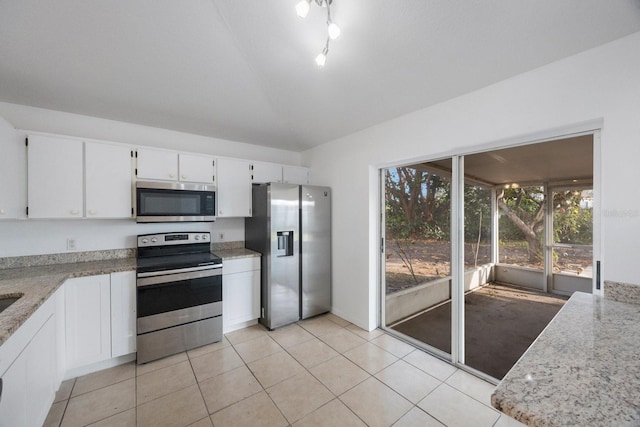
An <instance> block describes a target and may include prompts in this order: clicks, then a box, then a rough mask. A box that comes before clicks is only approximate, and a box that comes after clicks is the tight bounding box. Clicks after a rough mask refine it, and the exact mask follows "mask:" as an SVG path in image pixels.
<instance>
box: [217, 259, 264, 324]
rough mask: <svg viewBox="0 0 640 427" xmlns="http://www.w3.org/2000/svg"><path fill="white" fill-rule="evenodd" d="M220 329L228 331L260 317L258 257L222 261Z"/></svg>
mask: <svg viewBox="0 0 640 427" xmlns="http://www.w3.org/2000/svg"><path fill="white" fill-rule="evenodd" d="M222 272H223V273H222V328H223V330H224V331H225V332H230V331H232V330H234V329H238V327H241V326H244V323H245V322H248V321H251V320H255V319H257V318H259V317H260V257H250V258H239V259H231V260H225V261H223V267H222Z"/></svg>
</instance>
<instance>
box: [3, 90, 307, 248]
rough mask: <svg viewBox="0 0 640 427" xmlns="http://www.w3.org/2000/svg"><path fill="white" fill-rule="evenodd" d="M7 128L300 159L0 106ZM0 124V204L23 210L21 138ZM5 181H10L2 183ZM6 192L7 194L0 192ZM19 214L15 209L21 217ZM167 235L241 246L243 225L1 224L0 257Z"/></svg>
mask: <svg viewBox="0 0 640 427" xmlns="http://www.w3.org/2000/svg"><path fill="white" fill-rule="evenodd" d="M1 117H4V118H5V119H6V120H7V121H8V122H9V124H10V125H11V126H13V127H15V128H18V129H22V130H29V131H38V132H50V133H56V134H61V135H70V136H78V137H83V138H87V139H97V140H105V141H113V142H120V143H127V144H134V145H137V146H145V145H146V146H154V147H161V148H169V149H175V150H181V151H189V152H197V153H205V154H213V155H217V156H222V157H236V158H244V159H249V160H260V161H267V162H275V163H284V164H290V165H300V160H301V154H300V153H297V152H293V151H286V150H276V149H272V148H267V147H261V146H256V145H250V144H245V143H240V142H233V141H227V140H222V139H216V138H208V137H203V136H199V135H193V134H187V133H181V132H175V131H170V130H166V129H159V128H152V127H148V126H140V125H134V124H130V123H124V122H116V121H112V120H104V119H99V118H95V117H88V116H81V115H77V114H69V113H64V112H60V111H52V110H45V109H41V108H33V107H27V106H23V105H16V104H8V103H2V102H0V118H1ZM9 124H7V123H4V122H2V123H0V125H1V126H0V166H1V167H2V168H3V170H2V171H1V172H2V174H0V176H1V177H2V182H0V185H1V186H2V187H1V188H0V190H1V191H0V198H3V197H5V195H6V194H10V195H15V194H16V193H17V194H18V195H19V197H20V198H21V199H22V200H23V203H18V205H20V206H22V205H23V204H24V206H26V191H27V190H26V176H27V173H26V148H25V146H24V139H23V137H24V132H23V131H19V132H17V136H14V135H11V132H9V131H8V130H7V128H8V125H9ZM5 176H9V177H13V178H14V179H13V180H11V179H5V178H4V177H5ZM5 190H10V191H5ZM22 212H24V208H21V209H20V213H22ZM171 231H210V232H211V233H212V239H211V240H212V241H214V242H217V241H220V233H221V232H223V233H224V241H237V240H244V219H242V218H220V219H218V220H216V222H215V223H183V224H137V223H136V222H135V221H134V220H132V219H129V220H124V219H123V220H24V219H22V220H0V257H8V256H21V255H40V254H50V253H59V252H67V246H66V245H67V238H74V239H76V251H92V250H102V249H122V248H134V247H136V240H135V236H136V235H138V234H145V233H154V232H171Z"/></svg>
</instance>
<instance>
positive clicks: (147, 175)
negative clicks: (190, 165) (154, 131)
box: [137, 148, 178, 181]
mask: <svg viewBox="0 0 640 427" xmlns="http://www.w3.org/2000/svg"><path fill="white" fill-rule="evenodd" d="M137 153H138V173H137V177H138V179H161V180H164V181H175V180H177V179H178V153H176V152H175V151H162V150H149V149H146V148H139V149H138V150H137Z"/></svg>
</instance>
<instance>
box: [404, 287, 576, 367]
mask: <svg viewBox="0 0 640 427" xmlns="http://www.w3.org/2000/svg"><path fill="white" fill-rule="evenodd" d="M566 301H567V298H566V297H562V296H558V295H551V294H545V293H541V292H536V291H531V290H524V289H522V288H516V287H511V286H506V285H502V284H490V285H487V286H484V287H482V288H481V289H478V290H475V291H473V292H469V293H467V294H466V295H465V364H466V365H468V366H470V367H472V368H474V369H477V370H479V371H481V372H484V373H486V374H488V375H491V376H492V377H494V378H497V379H502V377H504V376H505V374H506V373H507V372H508V371H509V369H511V367H512V366H513V365H514V364H515V363H516V362H517V361H518V359H519V358H520V356H522V354H523V353H524V352H525V351H526V350H527V348H529V346H530V345H531V344H532V343H533V341H534V340H535V339H536V338H537V337H538V335H540V333H541V332H542V330H543V329H544V328H545V327H546V326H547V324H548V323H549V322H550V321H551V319H553V317H554V316H555V315H556V313H557V312H558V311H559V310H560V308H562V306H563V305H564V303H565V302H566ZM392 329H394V330H396V331H398V332H402V333H403V334H405V335H408V336H410V337H412V338H415V339H417V340H420V341H422V342H424V343H426V344H428V345H430V346H433V347H435V348H437V349H440V350H442V351H444V352H447V353H451V302H448V303H446V304H443V305H441V306H438V307H436V308H434V309H431V310H429V311H427V312H425V313H422V314H420V315H418V316H416V317H414V318H412V319H409V320H407V321H404V322H402V323H399V324H397V325H395V326H393V327H392Z"/></svg>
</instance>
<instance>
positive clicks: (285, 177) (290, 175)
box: [282, 165, 309, 185]
mask: <svg viewBox="0 0 640 427" xmlns="http://www.w3.org/2000/svg"><path fill="white" fill-rule="evenodd" d="M282 182H284V183H285V184H299V185H306V184H309V168H304V167H300V166H287V165H285V166H283V167H282Z"/></svg>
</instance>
